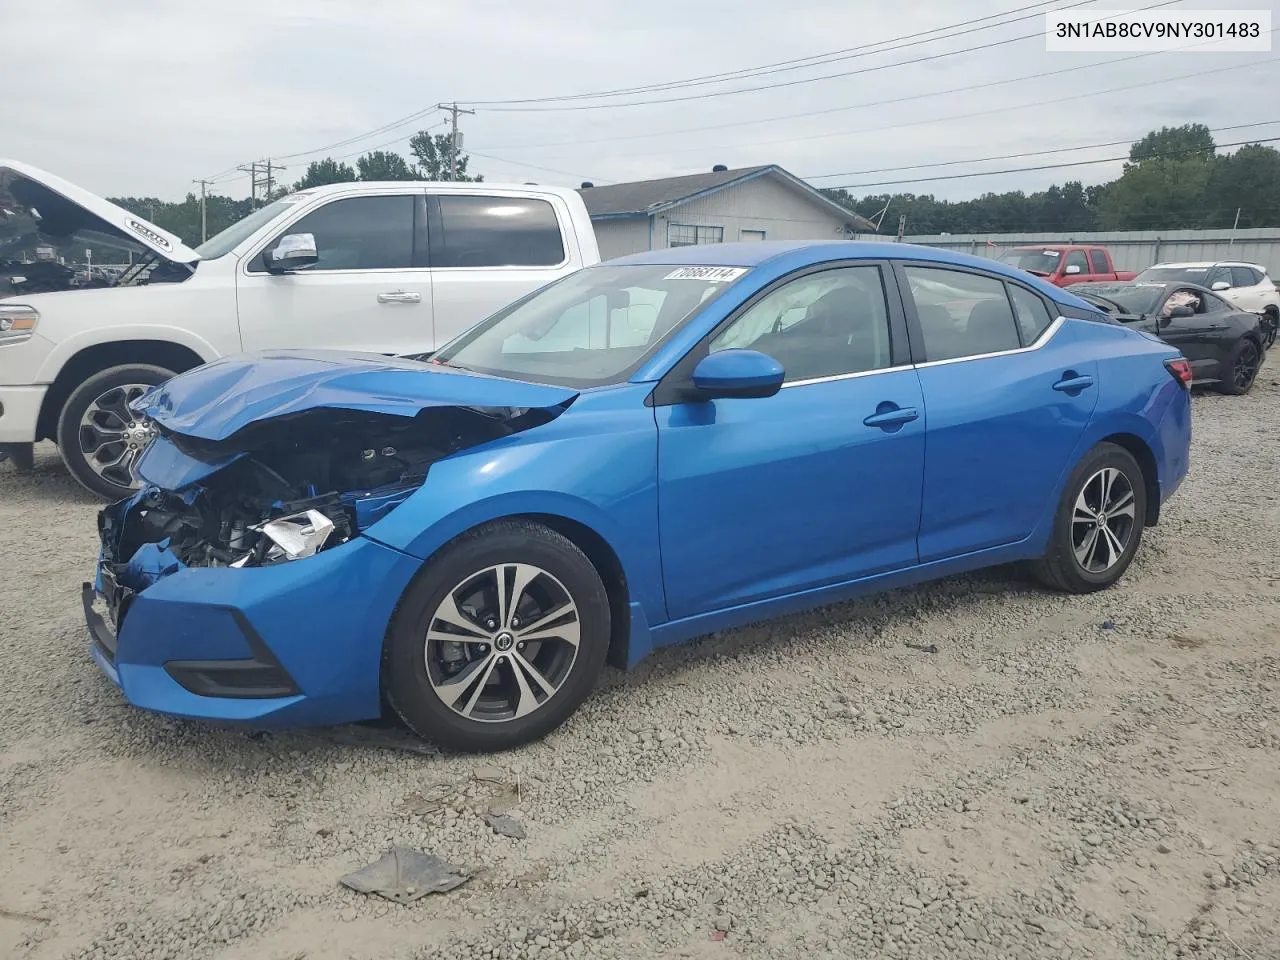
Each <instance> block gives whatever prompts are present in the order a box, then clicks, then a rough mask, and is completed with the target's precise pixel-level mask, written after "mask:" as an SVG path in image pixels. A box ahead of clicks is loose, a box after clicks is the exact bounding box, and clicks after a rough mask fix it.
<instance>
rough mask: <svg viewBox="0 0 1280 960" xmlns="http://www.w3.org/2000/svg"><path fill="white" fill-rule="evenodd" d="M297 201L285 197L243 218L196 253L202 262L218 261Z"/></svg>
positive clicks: (203, 244)
mask: <svg viewBox="0 0 1280 960" xmlns="http://www.w3.org/2000/svg"><path fill="white" fill-rule="evenodd" d="M296 199H297V198H296V197H285V198H284V199H281V200H277V201H276V202H275V203H269V204H267V205H266V206H265V207H261V208H259V209H257V210H255V211H253V213H251V214H249V215H248V216H247V217H242V218H241V219H239V220H237V221H236V222H235V223H233V224H232V225H231V226H229V227H227V228H226V229H225V230H222V231H220V232H218V233H215V234H214V235H213V236H212V237H210V238H209V239H208V240H206V241H205V242H204V243H202V244H200V246H198V247H196V253H198V254H200V259H201V260H216V259H217V258H218V257H223V256H226V255H227V254H228V253H230V252H231V251H232V250H234V249H235V248H236V247H238V246H240V244H242V243H243V242H244V241H246V240H248V239H249V238H250V237H251V236H253V235H254V234H255V233H257V232H258V230H259V228H261V227H265V226H266V225H267V224H268V223H270V222H271V221H272V220H274V219H275V218H276V217H278V216H280V214H282V213H284V212H285V211H286V210H288V209H289V207H290V206H292V205H293V204H294V203H295V202H296Z"/></svg>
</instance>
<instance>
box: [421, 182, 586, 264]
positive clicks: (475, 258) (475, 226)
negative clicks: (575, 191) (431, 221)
mask: <svg viewBox="0 0 1280 960" xmlns="http://www.w3.org/2000/svg"><path fill="white" fill-rule="evenodd" d="M437 200H438V202H439V204H440V225H439V226H438V227H436V228H435V229H433V230H431V231H430V233H429V238H430V242H431V266H433V267H551V266H555V265H556V264H558V263H563V262H564V243H563V241H562V240H561V237H560V223H559V221H558V220H557V219H556V212H555V210H554V209H553V208H552V206H551V204H549V203H547V201H545V200H535V199H532V198H528V197H476V196H461V197H449V196H441V197H438V198H437Z"/></svg>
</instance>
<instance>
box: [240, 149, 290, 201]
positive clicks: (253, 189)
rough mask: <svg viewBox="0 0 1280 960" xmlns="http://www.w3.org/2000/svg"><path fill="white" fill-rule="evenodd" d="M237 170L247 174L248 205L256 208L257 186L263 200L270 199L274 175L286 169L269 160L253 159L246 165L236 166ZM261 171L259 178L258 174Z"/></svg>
mask: <svg viewBox="0 0 1280 960" xmlns="http://www.w3.org/2000/svg"><path fill="white" fill-rule="evenodd" d="M236 169H237V170H243V171H244V172H245V173H247V174H249V206H250V208H251V209H256V208H257V206H258V187H262V191H263V192H262V198H263V200H264V201H270V200H271V190H272V188H273V187H274V186H275V175H276V173H278V172H279V171H281V170H285V169H287V168H286V167H282V166H281V165H280V164H278V163H273V162H272V161H270V160H255V161H254V162H253V163H251V164H249V165H248V166H242V167H236ZM260 172H261V173H262V177H261V178H259V176H258V174H259V173H260Z"/></svg>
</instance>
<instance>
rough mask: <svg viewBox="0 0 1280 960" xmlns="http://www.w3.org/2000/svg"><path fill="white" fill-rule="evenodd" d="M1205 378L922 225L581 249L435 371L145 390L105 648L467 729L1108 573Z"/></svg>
mask: <svg viewBox="0 0 1280 960" xmlns="http://www.w3.org/2000/svg"><path fill="white" fill-rule="evenodd" d="M1190 377H1191V371H1190V368H1189V367H1188V365H1187V363H1186V361H1185V360H1184V359H1183V358H1182V357H1181V356H1180V355H1179V354H1178V352H1177V351H1176V350H1173V349H1171V348H1170V347H1168V346H1167V345H1166V344H1164V343H1162V342H1160V341H1159V340H1157V339H1156V338H1154V337H1151V336H1148V335H1145V334H1143V333H1140V332H1136V331H1133V330H1130V329H1126V328H1125V327H1124V326H1121V325H1120V324H1117V323H1115V322H1112V321H1111V320H1109V319H1108V317H1107V316H1106V315H1104V314H1102V313H1101V312H1099V311H1098V310H1096V309H1095V308H1093V307H1091V306H1090V305H1088V304H1087V303H1085V302H1084V301H1082V300H1080V299H1079V298H1077V297H1075V296H1073V295H1072V294H1070V293H1069V292H1067V291H1064V290H1061V289H1059V288H1057V287H1053V286H1050V285H1049V284H1047V283H1043V282H1041V281H1040V280H1038V279H1036V278H1035V277H1032V276H1030V275H1028V274H1025V273H1021V272H1018V271H1016V270H1013V269H1010V268H1007V267H1004V266H1002V265H1000V264H997V263H993V262H991V261H988V260H981V259H977V258H974V257H967V256H962V255H957V254H952V253H948V252H944V251H941V250H935V249H930V248H925V247H914V246H910V245H906V244H893V243H890V244H868V243H850V242H843V243H822V244H773V243H755V244H742V245H737V244H726V245H717V246H707V247H692V248H677V249H671V250H663V251H657V252H652V253H646V254H640V255H637V256H632V257H626V258H622V259H619V260H614V261H611V262H608V263H605V264H602V265H600V266H596V267H592V268H589V269H586V270H582V271H580V272H578V273H576V274H573V275H571V276H569V277H566V278H565V279H563V280H560V281H558V282H556V283H554V284H552V285H550V286H547V287H545V288H543V289H541V290H539V291H537V292H535V293H533V294H531V295H530V296H528V297H525V298H524V299H523V300H520V301H518V302H516V303H514V304H512V305H511V306H509V307H507V308H505V309H504V310H502V311H501V312H499V313H498V314H496V315H494V316H493V317H491V318H490V319H488V320H486V321H484V322H482V323H480V324H479V325H477V326H476V327H474V328H473V329H471V330H469V331H468V332H466V333H465V334H463V335H462V336H460V337H459V338H458V339H456V340H455V341H453V342H452V343H450V344H448V345H447V346H446V347H444V348H443V349H441V350H440V351H439V352H438V353H437V354H435V355H434V356H433V357H431V358H430V359H429V360H424V359H415V358H396V357H385V356H379V355H368V354H356V355H352V354H343V353H325V352H295V351H284V352H280V351H277V352H269V353H262V354H255V355H248V356H239V357H231V358H227V359H224V360H219V361H217V362H215V363H211V364H208V365H206V366H204V367H200V368H198V369H195V370H192V371H190V372H188V373H185V374H183V375H181V376H178V377H175V378H174V379H172V380H170V381H169V382H168V383H165V384H163V385H162V386H160V387H157V388H155V389H154V390H153V391H152V392H151V393H149V394H148V395H146V396H145V397H143V398H141V399H140V400H138V401H135V405H134V406H135V410H136V411H137V412H139V413H141V414H144V415H146V416H147V417H150V418H151V420H152V421H153V422H154V423H155V424H156V426H157V428H158V433H159V436H158V439H157V440H156V441H155V442H154V443H153V444H152V445H151V446H150V447H149V448H148V450H147V451H146V453H145V454H144V456H143V458H142V459H141V461H140V463H139V471H140V474H141V475H142V477H143V478H144V480H145V481H146V483H145V485H144V486H143V488H142V489H140V490H139V491H138V492H137V493H136V494H135V495H134V496H132V497H130V498H128V499H126V500H123V501H121V502H119V503H116V504H113V505H112V506H110V507H108V508H106V509H105V510H104V511H103V512H102V515H101V517H100V522H99V526H100V531H101V540H102V546H101V555H100V557H99V561H98V565H97V573H96V577H95V580H94V583H93V584H86V585H85V589H84V598H83V599H84V608H85V615H86V619H87V621H88V624H89V628H90V633H91V634H92V637H93V643H92V647H91V649H92V651H93V655H94V657H95V658H96V659H97V662H98V663H99V664H100V665H101V667H102V669H103V670H104V671H105V672H106V673H107V674H108V676H110V677H111V679H112V680H113V681H115V682H116V683H117V684H118V685H119V686H120V687H121V688H122V689H123V691H124V694H125V696H126V697H127V698H128V699H129V700H130V701H131V702H132V703H134V704H136V705H137V706H139V707H144V708H146V709H149V710H155V711H160V712H162V713H168V714H176V715H180V716H186V717H197V718H205V719H210V720H218V721H241V722H245V723H251V724H254V725H258V726H272V725H275V726H285V725H298V724H332V723H341V722H347V721H356V720H363V719H371V718H375V717H378V716H380V715H382V714H383V713H384V710H385V708H386V707H388V706H389V707H390V708H391V709H392V710H394V712H395V713H396V714H398V715H399V716H400V717H401V718H403V720H404V722H405V723H407V724H408V725H409V726H410V727H411V728H412V729H413V730H414V731H416V732H417V733H418V734H420V735H421V736H423V737H426V738H429V739H432V740H434V741H436V742H439V743H441V744H444V745H447V746H450V747H453V748H459V749H465V750H495V749H503V748H507V747H511V746H513V745H516V744H519V743H523V742H526V741H529V740H532V739H534V738H537V737H540V736H542V735H544V734H546V733H547V732H548V731H550V730H552V729H554V728H555V727H556V726H557V725H559V724H560V723H562V722H563V721H564V720H565V719H566V718H567V717H568V716H569V715H570V714H571V713H573V711H574V710H575V709H576V708H577V707H578V705H579V704H580V703H581V702H582V701H583V699H584V698H585V697H586V696H587V695H588V693H589V692H590V690H591V688H592V685H593V684H594V683H595V681H596V678H597V676H598V674H599V673H600V670H601V668H602V667H603V666H604V664H605V663H606V662H610V663H613V664H615V665H617V666H619V667H622V668H628V667H631V666H633V665H634V664H636V663H637V662H638V661H639V660H640V659H641V658H643V657H644V656H646V655H647V654H648V653H649V652H650V651H652V650H654V649H655V648H657V647H661V646H664V645H666V644H671V643H677V642H680V641H683V640H686V639H688V638H691V637H695V636H698V635H700V634H706V633H710V632H713V631H716V630H721V629H725V628H727V627H733V626H737V625H740V624H746V623H748V622H751V621H757V620H762V619H765V618H769V617H776V616H779V615H782V614H787V613H792V612H794V611H798V610H803V609H806V608H810V607H814V606H818V605H820V604H829V603H832V602H834V601H839V600H843V599H846V598H848V597H852V596H855V595H858V594H863V593H867V592H871V591H877V590H885V589H888V588H893V587H901V586H903V585H907V584H912V583H918V582H920V581H925V580H931V579H934V578H937V577H944V576H948V575H951V574H956V573H960V572H962V571H967V570H973V569H975V568H978V567H985V566H989V565H994V564H1004V563H1008V562H1010V561H1027V562H1029V565H1030V566H1031V568H1032V569H1033V570H1034V571H1035V572H1036V574H1038V576H1039V577H1040V578H1041V579H1042V580H1043V581H1044V582H1045V583H1046V584H1048V585H1050V586H1051V587H1053V588H1056V589H1059V590H1063V591H1067V592H1070V593H1084V592H1087V591H1092V590H1098V589H1102V588H1105V587H1108V586H1110V585H1111V584H1113V583H1115V582H1116V580H1117V579H1119V578H1120V577H1121V576H1122V575H1123V573H1124V571H1125V569H1126V568H1127V567H1128V566H1129V563H1130V562H1131V561H1132V560H1133V557H1134V554H1135V552H1136V551H1137V550H1138V547H1139V543H1140V542H1141V539H1142V534H1143V529H1144V527H1148V526H1152V525H1154V524H1155V523H1156V522H1157V520H1158V519H1159V517H1160V511H1161V507H1162V505H1163V504H1164V502H1165V500H1166V499H1167V498H1168V497H1169V496H1170V495H1171V494H1172V493H1173V491H1174V490H1175V488H1176V487H1177V486H1178V484H1179V483H1180V482H1181V480H1182V479H1183V477H1184V476H1185V474H1186V472H1187V459H1188V447H1189V444H1190V419H1191V415H1190V407H1189V399H1188V383H1189V381H1190Z"/></svg>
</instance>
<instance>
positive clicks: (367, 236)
mask: <svg viewBox="0 0 1280 960" xmlns="http://www.w3.org/2000/svg"><path fill="white" fill-rule="evenodd" d="M50 245H51V246H53V247H54V248H55V249H57V251H58V253H59V254H60V255H61V256H62V257H63V258H64V259H67V260H71V259H73V258H74V259H75V260H79V259H80V258H82V257H84V256H85V251H86V250H87V249H90V248H94V249H93V250H92V253H93V258H94V259H101V258H105V257H106V256H108V255H113V259H115V260H116V262H121V261H123V260H125V259H126V256H125V254H126V253H127V254H128V259H130V260H131V262H132V264H133V266H132V267H131V268H130V269H129V270H127V271H126V272H125V273H124V274H123V275H122V276H120V277H119V278H117V279H116V280H114V281H112V286H109V287H105V288H99V289H72V288H68V289H55V290H54V291H53V292H36V293H32V292H25V291H24V289H23V287H24V286H27V287H29V286H30V285H31V278H30V277H27V276H24V274H26V273H32V275H33V276H34V273H33V272H32V271H31V270H30V269H28V266H29V265H30V264H31V263H32V262H33V261H34V257H33V255H32V253H31V252H32V251H34V250H35V249H36V248H37V247H45V246H50ZM108 247H109V248H113V249H111V250H106V249H104V248H108ZM599 259H600V254H599V250H598V249H597V246H596V238H595V232H594V230H593V229H592V226H591V219H590V217H589V216H588V214H587V210H586V207H585V206H584V205H583V202H582V199H581V197H580V196H579V195H578V193H577V191H576V190H571V189H564V188H559V187H541V186H535V185H528V184H526V185H501V184H491V183H428V182H421V181H404V182H395V183H343V184H334V185H332V186H326V187H317V188H314V189H310V190H301V191H299V192H297V193H292V194H289V195H288V196H285V197H283V198H281V199H279V200H276V201H275V202H274V203H271V204H269V205H267V206H264V207H262V208H261V209H259V210H256V211H254V212H253V213H251V214H250V215H249V216H247V217H245V218H244V219H243V220H241V221H240V222H238V223H236V224H234V225H232V226H230V227H228V228H227V229H226V230H224V231H222V232H221V233H219V234H218V235H217V236H214V237H212V238H210V239H209V240H208V241H207V242H206V243H203V244H201V245H200V246H199V247H197V248H195V249H192V248H190V247H188V246H187V245H186V244H184V243H183V242H182V241H181V240H180V239H179V238H178V237H176V236H175V235H173V234H171V233H169V232H168V231H166V230H162V229H161V228H160V227H157V226H155V225H154V224H152V223H148V222H147V221H145V220H143V219H142V218H140V217H138V216H135V215H134V214H132V213H129V212H128V211H127V210H123V209H121V208H120V207H118V206H116V205H115V204H113V203H109V202H108V201H106V200H104V199H103V198H101V197H99V196H96V195H95V194H92V193H90V192H89V191H87V190H84V189H82V188H80V187H77V186H75V185H74V184H71V183H68V182H66V181H65V180H62V179H60V178H58V177H55V176H53V175H52V174H48V173H45V172H44V171H42V170H37V169H36V168H34V167H31V166H28V165H26V164H22V163H17V162H14V161H8V160H0V284H6V285H9V289H7V290H0V298H3V299H0V459H4V457H5V456H8V457H9V458H10V459H12V460H13V462H14V464H15V465H16V466H17V467H18V468H19V469H24V468H27V469H29V468H30V466H31V459H32V444H33V443H34V442H35V441H38V440H44V439H51V440H54V441H56V442H57V444H58V447H59V449H60V451H61V453H62V457H63V459H64V460H65V461H66V464H67V468H68V469H69V470H70V471H71V473H72V475H73V476H75V478H76V479H77V480H79V481H80V483H82V484H83V485H84V486H85V487H87V488H89V489H90V490H92V491H93V492H95V493H97V494H99V495H100V496H103V497H113V498H114V497H121V496H124V495H126V494H127V493H128V492H129V491H130V490H131V489H134V488H135V487H136V486H137V483H138V481H137V478H136V476H135V473H134V463H135V461H136V459H137V457H138V454H139V452H140V450H141V449H142V448H143V446H144V445H145V444H146V442H147V441H148V440H149V439H150V430H151V427H150V425H149V424H147V423H145V422H140V421H139V420H138V419H137V418H136V417H134V416H133V415H132V414H131V413H130V412H129V407H128V404H129V401H130V400H132V399H133V398H135V397H137V396H139V395H141V394H142V393H144V392H145V391H146V390H148V389H149V388H150V387H152V386H153V385H155V384H157V383H161V382H163V381H164V380H166V379H168V378H169V377H171V376H173V375H174V374H175V373H180V372H182V371H184V370H187V369H190V368H192V367H195V366H199V365H200V364H202V363H207V362H209V361H211V360H215V359H217V358H218V357H221V356H224V355H227V354H233V353H241V352H247V351H256V350H263V349H272V348H277V347H320V348H336V349H343V350H363V351H372V352H377V353H389V354H421V353H429V352H431V351H433V350H435V349H436V347H437V346H439V345H442V344H444V343H445V342H447V341H448V340H450V339H452V338H453V337H454V336H456V335H457V334H459V333H461V332H462V331H463V330H465V329H467V328H468V327H470V326H472V325H473V324H475V323H476V322H478V321H480V320H482V319H484V318H485V317H487V316H489V315H490V314H492V313H494V312H495V311H496V310H498V309H499V308H500V307H503V306H505V305H506V304H508V303H510V302H511V301H513V300H517V299H519V298H520V297H523V296H524V295H525V294H528V293H530V292H532V291H533V290H535V289H537V288H538V287H541V286H543V285H544V284H547V283H550V282H551V281H553V280H556V279H559V278H560V277H563V276H565V275H566V274H569V273H572V272H573V271H575V270H578V269H580V268H581V267H584V266H588V265H590V264H594V263H597V262H599ZM6 263H8V264H10V268H9V269H8V271H7V273H8V275H7V276H6V271H5V269H2V268H3V267H4V265H5V264H6ZM62 269H64V270H65V272H66V273H67V274H71V273H72V271H70V270H67V269H65V268H62ZM52 276H53V280H52V281H49V280H45V281H42V282H45V283H49V282H55V283H56V281H57V277H58V276H59V274H57V272H56V271H55V272H54V273H53V274H52ZM68 286H69V285H68ZM45 289H46V290H47V289H49V288H48V286H46V287H45Z"/></svg>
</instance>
